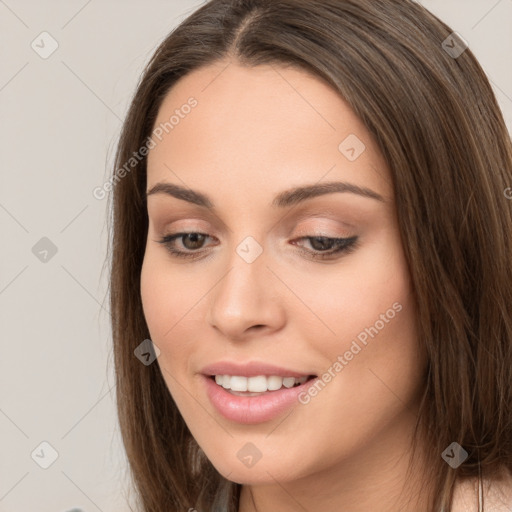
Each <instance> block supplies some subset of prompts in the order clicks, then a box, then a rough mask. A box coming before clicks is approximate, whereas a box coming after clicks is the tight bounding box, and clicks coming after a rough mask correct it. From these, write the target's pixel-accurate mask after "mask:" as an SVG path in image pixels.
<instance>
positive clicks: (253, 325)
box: [207, 253, 285, 340]
mask: <svg viewBox="0 0 512 512" xmlns="http://www.w3.org/2000/svg"><path fill="white" fill-rule="evenodd" d="M267 263H268V262H267V260H266V257H265V253H263V254H261V255H260V256H259V257H258V258H257V259H256V260H255V261H253V262H251V263H248V262H247V261H245V260H244V259H243V258H241V257H240V256H239V255H238V254H237V253H234V255H233V257H232V258H230V260H229V263H228V266H227V267H226V268H227V271H226V272H225V273H224V275H223V277H221V278H220V280H219V281H218V283H217V284H216V285H215V286H214V288H213V289H212V291H211V293H210V294H209V295H210V303H209V308H208V317H207V321H208V323H209V324H210V325H211V326H212V327H213V328H214V329H217V330H218V331H219V332H220V333H222V335H223V336H224V337H226V338H229V339H231V340H242V339H246V338H248V337H251V336H262V335H263V334H268V333H271V332H273V331H276V330H279V329H281V328H282V326H283V325H284V322H285V311H284V308H283V301H282V300H281V297H280V291H281V292H282V290H280V288H279V285H281V287H282V286H283V285H282V283H280V281H279V280H278V279H276V277H275V275H274V273H273V272H271V271H270V270H269V268H268V267H267Z"/></svg>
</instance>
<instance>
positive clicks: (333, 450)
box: [141, 62, 425, 484]
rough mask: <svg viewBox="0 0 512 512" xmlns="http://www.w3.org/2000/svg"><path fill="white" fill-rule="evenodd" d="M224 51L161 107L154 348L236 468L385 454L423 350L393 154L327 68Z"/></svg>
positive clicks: (213, 442) (410, 396) (145, 274)
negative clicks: (325, 78) (268, 62)
mask: <svg viewBox="0 0 512 512" xmlns="http://www.w3.org/2000/svg"><path fill="white" fill-rule="evenodd" d="M226 65H227V62H222V63H219V64H216V65H212V66H208V67H204V68H202V69H200V70H197V71H195V72H193V73H191V74H189V75H188V76H186V77H184V78H183V79H181V80H180V81H179V82H178V83H177V84H176V86H175V87H174V88H173V89H172V91H171V92H170V93H169V94H168V95H167V97H166V98H165V101H164V102H163V104H162V106H161V108H160V110H159V113H158V119H157V121H156V123H155V130H156V131H155V132H154V133H156V134H157V135H158V136H156V137H153V141H154V142H155V143H156V145H155V146H154V147H153V149H151V151H150V153H149V155H148V177H147V189H146V190H147V191H148V192H149V191H153V193H150V194H148V198H147V205H148V215H149V233H148V238H147V245H146V252H145V257H144V263H143V268H142V275H141V293H142V300H143V307H144V314H145V318H146V321H147V324H148V327H149V331H150V335H151V339H152V340H153V342H154V343H155V345H156V346H157V347H158V348H159V350H160V356H159V358H158V359H157V364H159V365H160V367H161V369H162V373H163V376H164V379H165V381H166V384H167V386H168V388H169V392H170V393H171V395H172V397H173V399H174V401H175V402H176V405H177V406H178V408H179V410H180V412H181V414H182V416H183V419H184V420H185V422H186V424H187V425H188V427H189V429H190V431H191V432H192V434H193V436H194V437H195V439H196V440H197V442H198V443H199V445H200V446H201V447H202V449H203V450H204V452H205V453H206V455H207V457H208V458H209V459H210V460H211V462H212V463H213V465H214V466H215V467H216V468H217V470H218V471H219V472H220V473H221V474H222V475H223V476H225V477H227V478H228V479H229V480H232V481H235V482H239V483H252V484H255V483H269V484H274V483H275V482H276V481H278V482H291V481H294V480H299V479H303V478H305V477H314V476H315V475H316V476H320V475H322V481H325V479H326V478H330V477H331V476H332V477H334V476H335V475H338V476H339V475H340V474H343V472H344V471H346V470H347V469H348V468H351V471H352V473H351V474H354V472H361V471H363V470H364V471H366V472H368V471H370V467H375V466H376V467H378V468H379V471H382V470H383V469H384V468H385V467H390V466H391V465H392V463H393V462H396V459H397V458H398V455H399V454H400V453H401V451H403V450H405V449H406V444H405V443H406V441H405V440H406V439H407V436H408V434H409V433H410V431H411V428H412V425H413V424H414V422H415V420H416V416H415V414H414V411H415V409H414V408H415V407H416V405H417V399H418V393H419V391H420V388H421V381H422V377H423V371H424V364H425V359H424V357H423V356H420V350H419V347H418V343H417V334H416V325H415V309H414V308H415V303H414V298H413V295H412V290H411V283H410V280H409V273H408V268H407V265H406V261H405V259H404V254H403V249H402V242H401V238H400V235H399V230H398V224H397V218H396V212H395V206H394V197H393V189H392V180H391V175H390V171H389V168H388V167H387V165H386V163H385V161H384V159H383V157H382V155H381V154H380V152H379V150H378V147H377V145H376V142H375V140H374V139H373V138H372V136H371V135H370V133H369V132H368V131H367V129H366V128H365V126H364V125H363V124H362V122H361V121H360V120H359V119H358V118H357V117H356V115H355V114H354V113H353V112H352V111H351V110H350V109H349V107H348V105H347V104H346V103H345V102H344V101H343V100H342V99H340V97H339V96H338V95H337V94H336V93H335V92H334V91H333V90H332V89H331V88H330V87H329V86H328V85H326V84H325V83H324V82H322V81H320V80H319V79H317V78H315V77H313V76H311V75H309V74H307V73H305V72H303V71H299V70H296V69H292V68H284V67H271V66H259V67H252V68H247V67H241V66H239V65H238V64H235V63H234V62H233V63H231V64H229V65H228V66H227V67H226ZM187 105H188V106H187ZM172 116H174V117H172ZM171 118H172V119H171ZM170 119H171V121H170ZM165 123H167V125H165ZM160 139H161V140H160ZM157 184H160V185H159V186H158V188H155V187H157ZM331 184H332V187H331ZM343 184H345V185H343ZM165 185H169V186H168V187H167V188H165ZM171 185H172V187H171ZM327 185H329V188H328V187H327ZM173 187H174V188H173ZM310 187H312V188H310ZM322 187H323V188H322ZM301 188H304V190H303V191H302V192H300V189H301ZM294 189H298V190H299V192H291V191H292V190H294ZM192 191H193V192H192ZM364 191H366V192H364ZM358 192H359V193H358ZM178 196H179V197H178ZM184 232H185V233H192V235H189V236H186V235H185V236H183V235H182V236H179V237H176V238H174V239H167V241H168V243H167V245H166V244H164V243H160V241H161V240H162V239H163V238H164V237H170V236H172V235H177V234H179V233H184ZM332 239H346V240H345V241H343V240H342V241H341V242H339V243H337V242H336V241H335V240H334V241H333V240H332ZM171 251H179V254H180V255H176V254H174V253H173V252H171ZM336 251H337V252H336ZM224 363H225V364H226V365H230V364H231V365H235V366H236V365H238V367H237V368H233V367H229V366H228V367H225V368H206V367H208V366H211V365H216V364H219V365H222V364H224ZM252 363H253V366H251V364H252ZM258 365H260V366H259V367H258ZM265 365H274V367H275V368H268V367H265ZM205 368H206V369H205ZM219 373H220V374H221V375H224V374H225V375H231V376H234V377H238V378H235V379H230V378H229V377H218V380H219V383H220V384H217V383H216V382H215V380H213V379H212V378H211V377H210V375H212V374H219ZM310 375H314V376H316V378H315V379H311V380H308V381H306V382H305V383H303V384H301V385H300V386H298V387H294V388H288V387H286V386H287V385H290V384H291V382H294V381H290V380H289V377H293V376H310ZM270 376H274V377H278V378H263V377H270ZM248 377H252V378H251V379H249V378H248ZM279 377H288V379H285V380H284V381H283V380H281V379H279ZM302 380H303V379H302ZM265 385H267V387H266V388H263V387H261V388H260V387H259V386H265ZM280 385H281V389H279V390H275V389H273V386H274V387H279V386H280ZM224 386H232V387H233V388H235V390H236V389H239V390H241V389H244V387H245V386H249V388H250V389H252V390H253V391H252V392H251V391H250V390H249V391H245V392H243V391H237V392H234V391H233V390H232V391H228V390H227V389H225V388H224ZM268 386H270V388H271V389H270V390H267V391H265V392H257V391H255V390H257V389H258V390H262V389H268ZM252 393H257V394H255V395H253V394H252ZM169 442H172V440H169Z"/></svg>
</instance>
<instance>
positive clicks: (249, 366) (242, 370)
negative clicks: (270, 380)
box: [201, 361, 314, 378]
mask: <svg viewBox="0 0 512 512" xmlns="http://www.w3.org/2000/svg"><path fill="white" fill-rule="evenodd" d="M201 373H202V374H203V375H207V376H211V375H231V376H234V375H238V376H241V377H256V376H258V375H266V376H267V377H268V376H271V375H277V376H278V377H297V378H299V377H308V376H310V375H314V374H313V373H301V372H298V371H295V370H290V369H286V368H280V367H279V366H274V365H272V364H267V363H261V362H258V361H250V362H248V363H244V364H237V363H231V362H229V361H220V362H218V363H214V364H210V365H208V366H205V367H204V368H203V369H202V370H201Z"/></svg>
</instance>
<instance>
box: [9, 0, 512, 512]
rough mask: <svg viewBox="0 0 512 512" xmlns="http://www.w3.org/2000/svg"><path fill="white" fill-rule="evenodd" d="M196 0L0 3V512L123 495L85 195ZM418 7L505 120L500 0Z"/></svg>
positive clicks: (97, 248) (56, 509)
mask: <svg viewBox="0 0 512 512" xmlns="http://www.w3.org/2000/svg"><path fill="white" fill-rule="evenodd" d="M201 3H202V2H201V1H190V0H189V1H187V0H172V1H163V0H151V1H142V0H139V1H135V0H129V1H127V0H124V1H121V0H115V1H114V0H111V1H105V0H89V1H87V0H67V1H58V0H46V1H35V0H32V1H29V0H5V1H4V0H0V56H1V66H0V119H1V124H0V149H1V153H0V158H1V181H0V226H1V240H2V242H1V248H2V250H1V266H0V322H1V348H2V350H1V356H0V511H2V512H21V511H29V510H31V511H32V510H37V511H38V512H69V511H71V510H73V511H74V512H78V511H83V512H95V511H101V512H121V511H125V510H129V508H130V503H132V501H131V499H130V498H129V495H128V491H129V486H128V484H127V478H126V468H127V464H126V458H125V455H124V451H123V448H122V444H121V441H120V436H119V429H118V426H117V419H116V411H115V407H114V403H115V387H114V378H113V368H112V353H111V335H110V327H109V312H108V300H107V296H106V290H107V279H108V275H107V268H108V267H107V266H106V265H105V256H106V247H107V229H106V221H107V215H108V212H107V201H106V199H104V200H98V199H95V198H94V196H93V194H92V191H93V189H94V188H95V187H97V186H101V185H102V184H103V183H104V182H105V180H106V179H107V176H108V175H109V174H110V172H111V166H112V162H113V154H114V149H115V144H116V141H117V137H118V135H119V130H120V127H121V123H122V120H123V118H124V115H125V113H126V111H127V107H128V104H129V101H130V98H131V96H132V94H133V92H134V89H135V86H136V83H137V81H138V79H139V76H140V73H141V70H142V68H143V66H144V64H145V63H146V62H147V60H148V59H149V57H150V55H151V54H152V52H153V50H154V49H155V48H156V46H157V45H158V43H159V42H160V41H161V40H162V39H163V38H164V37H165V36H166V35H167V34H168V33H169V32H170V31H171V30H172V29H173V28H174V27H175V26H176V25H177V24H178V23H179V22H180V21H182V20H183V19H184V18H185V17H186V16H187V15H188V14H190V13H191V12H192V11H193V10H194V9H195V8H196V7H197V6H199V5H200V4H201ZM422 3H423V4H424V5H425V6H426V7H427V8H428V9H430V10H431V11H432V12H434V13H435V14H437V15H438V16H439V17H440V18H441V19H442V20H444V21H445V22H447V23H448V24H449V25H450V26H451V27H452V28H453V30H455V31H457V32H459V33H460V34H461V35H462V36H463V37H464V39H466V40H467V41H468V43H469V47H470V48H471V50H472V51H473V52H474V53H475V55H476V56H477V58H478V59H479V60H480V62H481V64H482V66H483V68H484V70H485V71H486V73H487V74H488V77H489V79H490V80H491V82H492V84H493V87H494V90H495V92H496V95H497V98H498V100H499V102H500V105H501V107H502V109H503V112H504V115H505V118H506V121H507V125H508V127H509V130H511V129H512V66H511V65H510V62H511V57H510V56H511V55H512V31H511V29H510V27H511V26H512V0H499V1H497V0H478V1H477V0H473V1H465V0H458V1H456V0H443V1H441V0H423V1H422ZM56 45H58V47H57V46H56ZM52 50H54V51H53V53H51V55H47V53H50V52H51V51H52ZM511 186H512V184H511ZM44 466H48V467H47V468H46V469H45V468H44ZM75 509H76V510H75Z"/></svg>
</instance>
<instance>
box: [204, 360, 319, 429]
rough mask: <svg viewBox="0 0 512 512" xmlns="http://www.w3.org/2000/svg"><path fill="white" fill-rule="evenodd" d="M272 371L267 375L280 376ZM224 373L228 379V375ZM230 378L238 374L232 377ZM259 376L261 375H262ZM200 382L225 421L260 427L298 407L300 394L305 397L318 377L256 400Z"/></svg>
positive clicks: (209, 378) (268, 393)
mask: <svg viewBox="0 0 512 512" xmlns="http://www.w3.org/2000/svg"><path fill="white" fill-rule="evenodd" d="M274 371H275V369H273V370H272V372H270V374H271V375H282V373H279V372H277V373H274ZM224 373H225V374H227V375H231V373H229V372H224ZM217 375H218V374H217ZM233 375H240V374H239V373H238V374H237V373H234V374H233ZM259 375H263V373H260V374H259ZM202 378H203V380H204V382H205V387H206V394H207V395H208V398H209V399H210V402H211V403H212V404H213V406H214V407H215V408H216V410H217V411H218V412H219V413H220V414H221V415H222V416H224V418H226V419H228V420H231V421H236V422H238V423H245V424H248V423H263V422H265V421H270V420H271V419H273V418H275V417H276V416H278V415H279V414H282V413H284V412H285V411H286V410H287V409H289V408H290V407H291V406H292V405H293V404H296V405H297V404H298V403H299V399H298V396H299V394H300V393H305V392H306V391H307V389H308V388H309V386H311V385H313V384H314V383H315V382H316V381H317V380H318V377H317V378H314V379H310V380H308V381H306V382H304V384H301V385H300V386H296V387H293V388H285V387H282V388H281V389H279V390H277V391H266V392H265V393H264V394H262V395H259V396H237V395H232V394H231V393H230V392H229V391H227V390H226V389H224V388H223V387H222V386H219V385H218V384H216V382H215V380H214V379H213V378H211V377H208V376H206V375H203V376H202Z"/></svg>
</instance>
